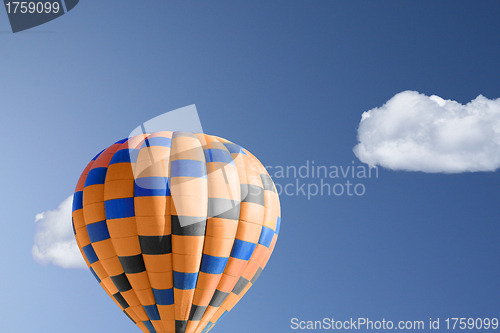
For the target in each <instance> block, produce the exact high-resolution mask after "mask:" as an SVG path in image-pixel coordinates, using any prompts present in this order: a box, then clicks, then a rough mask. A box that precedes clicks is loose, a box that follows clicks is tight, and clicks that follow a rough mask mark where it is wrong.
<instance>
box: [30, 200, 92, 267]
mask: <svg viewBox="0 0 500 333" xmlns="http://www.w3.org/2000/svg"><path fill="white" fill-rule="evenodd" d="M72 202H73V195H71V196H70V197H68V198H67V199H66V200H64V201H63V202H62V203H61V204H60V205H59V207H57V209H55V210H48V211H45V212H43V213H40V214H36V216H35V223H36V232H35V245H33V248H32V250H31V253H32V254H33V258H34V259H35V261H37V262H38V263H40V264H42V265H47V264H48V263H52V264H54V265H56V266H61V267H63V268H87V265H86V264H85V261H84V260H83V258H82V255H81V253H80V250H79V249H78V245H77V244H76V240H75V236H74V234H73V227H72V222H71V207H72Z"/></svg>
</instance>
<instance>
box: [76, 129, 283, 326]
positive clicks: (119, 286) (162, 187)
mask: <svg viewBox="0 0 500 333" xmlns="http://www.w3.org/2000/svg"><path fill="white" fill-rule="evenodd" d="M279 226H280V204H279V198H278V194H277V191H276V187H275V186H274V183H273V181H272V179H271V177H270V176H269V175H268V173H267V172H266V169H265V168H264V167H263V166H262V164H261V163H260V162H259V161H258V160H257V159H256V158H255V157H254V156H253V155H252V154H251V153H250V152H249V151H247V150H246V149H243V148H242V147H240V146H238V145H236V144H234V143H232V142H229V141H227V140H225V139H222V138H219V137H215V136H210V135H206V134H198V133H197V134H193V133H189V132H156V133H152V134H141V135H138V136H135V137H131V138H128V139H124V140H121V141H118V142H116V143H115V144H113V145H111V146H110V147H108V148H106V149H105V150H103V151H102V152H101V153H99V154H98V155H97V156H96V157H94V159H92V161H91V162H90V163H89V164H88V165H87V167H86V168H85V170H84V171H83V173H82V175H81V177H80V180H79V181H78V184H77V186H76V190H75V194H74V199H73V228H74V231H75V237H76V240H77V243H78V246H79V248H80V250H81V252H82V255H83V257H84V259H85V261H86V263H87V265H88V266H89V268H90V271H91V272H92V274H93V275H94V276H95V278H96V279H97V281H98V282H99V284H100V285H101V287H102V288H103V289H104V290H105V291H106V293H108V295H109V296H110V297H111V298H112V299H113V300H114V301H115V303H116V304H117V305H118V306H119V307H120V309H122V310H123V311H124V312H125V314H126V315H127V316H128V317H129V318H130V319H131V320H132V321H133V322H134V323H135V324H136V325H137V326H138V327H139V328H140V329H141V330H142V331H143V332H157V333H162V332H175V333H179V332H180V333H184V332H190V333H201V332H203V333H204V332H208V331H209V330H210V329H212V328H213V326H214V325H215V323H216V322H217V321H218V320H219V319H220V318H221V317H222V316H224V315H225V314H226V313H227V312H228V311H230V310H231V309H232V308H233V307H234V305H235V304H236V303H237V302H238V301H239V300H240V299H241V297H242V296H243V295H244V294H245V293H246V292H247V291H248V289H249V288H250V287H251V286H252V285H253V284H254V283H255V280H256V279H257V278H258V277H259V275H260V273H261V272H262V269H263V268H264V267H265V265H266V264H267V261H268V260H269V257H270V255H271V253H272V251H273V249H274V245H275V243H276V240H277V237H278V232H279Z"/></svg>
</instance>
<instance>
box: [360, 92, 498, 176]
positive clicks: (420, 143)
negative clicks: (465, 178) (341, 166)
mask: <svg viewBox="0 0 500 333" xmlns="http://www.w3.org/2000/svg"><path fill="white" fill-rule="evenodd" d="M358 141H359V143H358V144H357V145H356V146H355V147H354V153H355V154H356V156H357V157H358V158H359V159H360V160H361V161H362V162H364V163H367V164H369V165H372V166H375V165H380V166H382V167H385V168H388V169H392V170H407V171H423V172H446V173H458V172H473V171H494V170H496V169H497V168H499V167H500V98H499V99H496V100H491V99H488V98H486V97H484V96H482V95H479V96H478V97H477V98H476V99H474V100H472V101H471V102H469V103H467V104H466V105H463V104H460V103H458V102H456V101H452V100H444V99H442V98H441V97H438V96H435V95H433V96H426V95H423V94H419V93H418V92H416V91H403V92H401V93H399V94H396V95H395V96H394V97H392V98H391V99H390V100H389V101H387V103H385V104H384V105H382V106H381V107H379V108H374V109H371V110H370V111H367V112H364V113H363V115H362V116H361V122H360V124H359V128H358Z"/></svg>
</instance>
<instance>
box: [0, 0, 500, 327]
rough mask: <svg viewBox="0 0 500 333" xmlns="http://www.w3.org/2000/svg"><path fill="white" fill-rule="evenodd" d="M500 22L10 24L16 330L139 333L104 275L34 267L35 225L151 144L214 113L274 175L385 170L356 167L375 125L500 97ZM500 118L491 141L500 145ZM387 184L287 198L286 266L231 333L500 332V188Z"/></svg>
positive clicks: (366, 8) (95, 9) (283, 16)
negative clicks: (157, 121) (80, 184)
mask: <svg viewBox="0 0 500 333" xmlns="http://www.w3.org/2000/svg"><path fill="white" fill-rule="evenodd" d="M499 14H500V4H499V3H498V2H493V1H475V2H470V1H419V2H413V3H410V2H401V1H379V2H375V1H352V2H351V1H251V2H250V1H248V2H230V1H218V2H216V3H208V2H201V1H189V2H172V1H164V2H161V3H158V4H154V5H153V4H149V3H148V4H147V5H144V4H143V3H142V2H141V3H139V2H132V1H117V0H109V1H99V2H92V1H80V4H79V5H78V6H77V7H75V9H73V10H72V11H71V12H70V13H68V14H67V15H64V16H62V17H60V18H59V19H56V20H54V21H52V22H49V23H47V24H44V25H42V26H39V27H37V28H34V29H31V30H28V31H26V32H21V33H17V34H12V33H11V32H10V26H9V23H8V19H7V14H6V13H5V12H4V11H0V59H1V60H2V61H1V62H0V96H1V98H0V110H1V115H2V125H3V126H2V137H3V140H4V144H3V147H2V149H3V151H4V153H5V154H4V159H3V163H2V164H1V170H2V174H3V177H2V182H1V184H2V193H3V194H2V200H1V202H2V203H1V205H0V211H1V216H2V217H3V222H2V223H1V224H0V225H1V227H0V228H1V234H2V235H3V237H2V242H0V249H1V251H2V253H3V256H2V259H1V262H2V267H3V274H2V277H1V281H2V284H1V292H2V297H3V302H2V304H3V306H2V318H4V323H3V330H4V331H6V332H22V333H24V332H33V331H35V330H36V331H42V332H56V333H57V332H68V331H70V332H75V333H77V332H118V331H120V332H138V329H137V328H136V327H135V325H133V324H132V322H130V320H128V319H127V318H126V317H125V316H124V315H123V313H122V312H121V311H120V310H119V309H118V307H116V305H115V304H114V302H113V301H111V299H109V298H108V296H107V295H106V294H105V293H104V291H103V290H101V288H100V287H99V286H98V284H97V283H96V281H95V280H94V278H93V276H92V275H91V273H90V272H89V271H88V270H82V269H64V268H61V267H58V266H55V265H52V264H48V265H46V266H43V265H40V264H39V263H37V262H36V261H35V260H34V258H33V256H32V247H33V244H34V237H35V232H36V228H35V227H36V223H35V222H34V221H35V216H36V215H37V214H39V213H41V212H45V211H48V210H54V209H56V208H57V207H58V205H59V204H60V203H61V202H62V201H63V200H64V199H66V198H67V197H68V196H69V195H71V194H72V192H73V191H74V187H75V185H76V182H77V180H78V177H79V175H80V173H81V172H82V170H83V169H84V167H85V166H86V164H87V163H88V161H89V160H90V159H91V158H92V157H93V156H94V155H95V154H96V153H97V152H99V151H100V150H101V149H103V148H105V147H107V146H109V145H110V144H112V143H114V142H115V141H117V140H119V139H122V138H124V137H126V136H127V135H128V134H129V133H130V132H131V131H132V130H133V129H134V128H135V127H136V126H138V125H140V124H141V123H143V122H144V121H147V120H149V119H151V118H153V117H155V116H158V115H160V114H162V113H164V112H167V111H169V110H173V109H177V108H180V107H183V106H186V105H191V104H196V107H197V110H198V113H199V116H200V119H201V123H202V125H203V129H204V131H205V132H206V133H208V134H214V135H217V136H221V137H224V138H226V139H228V140H231V141H233V142H235V143H238V144H240V145H242V146H243V147H245V148H247V149H248V150H250V151H251V152H252V153H253V154H255V155H256V156H257V157H258V158H259V159H260V160H261V161H262V163H263V164H264V165H267V166H274V167H275V166H278V165H280V166H295V167H296V168H299V167H300V166H302V165H304V164H306V161H310V162H311V161H314V163H315V165H325V166H339V167H340V166H343V167H344V168H347V167H348V166H352V165H355V166H366V164H363V163H362V162H361V161H360V160H359V159H358V158H357V157H356V155H355V154H354V152H353V148H354V147H355V146H356V145H357V144H358V132H357V130H358V127H359V125H360V121H361V116H362V114H363V113H364V112H367V111H369V110H372V109H374V108H381V107H382V106H383V105H384V103H386V102H387V101H389V100H391V98H393V97H394V96H395V95H396V94H398V93H400V92H403V91H407V90H411V91H417V92H419V93H420V94H422V95H420V96H423V97H422V99H423V100H427V99H428V98H427V97H425V96H431V95H437V96H440V97H441V98H443V99H444V100H453V101H457V103H459V104H463V105H465V104H466V103H469V102H470V101H472V100H474V99H476V97H477V96H478V95H482V96H484V97H485V98H488V99H489V100H495V99H497V98H499V97H500V80H499V79H498V78H499V77H500V64H499V62H498V59H499V58H500V21H499V20H498V16H499ZM418 105H422V104H418ZM418 105H417V107H416V108H417V109H416V110H417V111H416V113H415V114H416V115H417V116H418V115H420V114H421V113H420V112H418V110H421V109H418ZM436 105H438V104H436ZM400 109H401V110H402V111H401V112H404V111H405V110H406V109H407V108H405V107H402V108H400ZM424 109H425V108H424ZM439 110H441V109H439ZM439 110H438V111H436V112H440V111H439ZM462 111H463V110H462ZM372 112H373V113H375V111H372ZM464 112H465V111H464ZM434 115H435V113H434ZM491 117H492V118H491V119H490V118H487V119H489V121H487V123H488V124H489V126H490V127H488V128H487V130H485V131H484V133H490V132H488V131H493V132H495V130H497V132H498V126H497V125H498V123H497V122H496V121H498V119H499V118H498V115H497V116H495V114H493V115H491ZM372 119H373V118H372ZM384 119H389V120H390V119H392V118H391V117H388V118H383V117H382V120H384ZM446 119H448V118H446ZM417 120H418V117H417ZM382 123H383V122H382ZM410 124H418V121H416V123H411V122H410ZM377 126H378V125H377V123H373V124H372V129H373V128H374V129H375V130H377V128H379V127H377ZM395 126H399V127H398V129H400V131H399V132H398V133H399V134H398V135H400V137H405V135H406V134H407V133H408V132H405V130H404V126H402V124H401V123H397V124H396V125H395ZM484 126H486V125H484ZM412 128H413V127H412ZM412 128H410V129H409V130H408V131H410V132H411V130H412ZM462 128H463V127H462ZM465 128H467V127H465ZM484 128H486V127H484ZM477 129H478V131H479V132H481V133H483V132H482V129H483V127H478V128H477ZM452 132H453V133H455V134H456V133H457V132H456V131H452ZM458 132H460V131H458ZM493 132H492V133H493ZM395 137H396V139H397V138H398V136H395ZM488 140H489V141H488ZM497 140H498V136H495V134H491V136H489V137H488V136H486V137H484V138H483V139H482V140H478V141H473V142H475V143H476V144H477V146H474V147H473V148H477V149H482V148H484V147H483V146H484V145H485V144H486V143H488V142H489V143H491V144H496V145H498V141H497ZM460 142H462V143H463V144H464V145H466V144H468V143H470V141H468V140H465V141H464V140H462V141H460V140H459V143H460ZM485 142H486V143H485ZM366 143H367V144H368V143H370V140H368V141H367V142H366ZM372 143H373V142H372ZM431 143H432V142H431ZM464 147H465V146H458V147H455V148H456V149H455V148H454V149H455V150H454V152H455V153H456V152H458V153H457V154H458V155H460V154H461V153H460V152H464V151H467V149H465V148H464ZM467 147H469V146H467ZM496 147H497V146H495V145H493V147H492V148H491V150H489V151H488V152H490V153H489V154H487V156H491V155H495V152H496V153H497V154H498V152H499V150H498V149H497V148H496ZM462 148H464V149H462ZM469 148H470V147H469ZM469 148H468V149H469ZM477 149H473V151H477ZM433 152H434V153H436V151H433ZM437 152H438V153H439V152H441V153H446V152H447V151H446V150H444V151H440V150H437ZM398 153H399V152H398V151H395V155H392V156H393V157H394V156H395V158H397V157H398V156H399V155H398ZM423 156H424V157H426V158H428V159H429V156H433V155H432V154H430V155H423ZM460 156H461V157H464V156H468V157H467V158H466V159H469V160H474V159H476V158H477V156H476V155H474V154H472V155H463V154H462V155H460ZM460 156H459V157H460ZM496 156H498V155H496ZM372 157H373V156H372ZM375 157H380V156H379V155H376V156H375ZM375 157H374V158H375ZM486 159H488V157H486ZM495 159H496V157H494V156H493V157H491V160H492V161H493V162H494V160H495ZM375 160H376V159H375ZM353 161H354V162H353ZM377 161H379V160H377ZM432 161H434V160H432V159H431V162H432ZM431 164H432V163H431ZM436 164H437V165H438V167H437V170H439V161H434V165H436ZM492 165H493V167H492V168H493V170H495V169H496V168H497V167H498V166H495V165H496V164H495V163H493V164H492ZM395 169H398V168H395ZM403 169H404V168H403ZM378 171H379V172H378V177H372V178H370V179H357V178H354V179H352V177H351V178H348V179H343V178H341V179H326V180H325V181H327V182H328V183H329V184H331V185H334V184H336V183H338V182H342V183H345V181H346V180H350V181H351V182H353V183H362V184H363V186H364V188H365V190H366V191H365V193H364V194H363V195H361V196H358V195H353V196H349V195H345V194H344V195H340V196H335V195H330V196H327V195H323V196H320V195H317V196H314V197H311V198H310V200H308V198H307V197H306V196H304V195H291V196H287V195H281V196H280V200H281V207H282V225H281V232H280V238H279V239H278V243H277V245H276V249H275V252H274V254H273V256H272V257H271V260H270V261H269V264H268V266H267V267H266V269H265V270H264V272H263V274H262V275H261V277H260V278H259V280H258V282H257V283H256V285H255V286H254V287H253V288H252V289H251V290H250V291H249V292H248V294H246V295H245V297H244V298H243V300H242V301H241V302H240V303H239V304H238V305H237V306H236V307H235V308H234V310H232V311H231V312H230V314H229V315H227V316H226V317H225V318H224V320H222V321H221V322H220V323H218V324H217V326H216V327H215V329H214V330H213V332H232V331H234V330H235V329H237V330H238V332H242V333H245V332H261V331H265V332H293V331H297V330H293V329H292V328H291V323H290V321H291V319H292V318H298V319H299V320H323V318H335V319H339V320H349V319H350V318H358V317H364V318H369V319H370V320H382V319H383V318H385V319H386V320H392V321H394V322H395V323H397V322H398V321H400V320H403V321H406V320H410V321H414V320H423V321H424V322H425V323H426V327H427V325H428V321H429V318H433V320H435V319H437V318H440V321H441V329H443V326H444V325H445V323H444V320H445V319H446V318H448V317H464V318H469V317H473V318H477V317H482V318H493V317H498V309H499V308H500V297H499V296H500V287H499V285H498V281H499V278H500V269H499V266H498V259H499V256H500V244H499V242H498V239H499V236H500V226H499V224H498V216H499V213H500V208H499V207H500V206H499V205H498V202H499V199H500V195H499V192H498V184H499V183H500V173H499V172H498V171H483V172H456V173H452V174H449V173H443V172H437V173H436V172H421V171H404V170H401V168H399V169H398V170H390V169H388V168H384V167H379V170H378ZM275 181H276V183H278V184H281V185H283V186H285V185H286V184H288V183H292V182H296V179H292V178H280V179H278V178H276V177H275ZM299 181H301V182H302V181H303V182H305V183H308V184H312V183H319V180H317V179H316V180H311V179H299ZM68 223H69V221H68ZM255 318H259V320H255Z"/></svg>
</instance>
